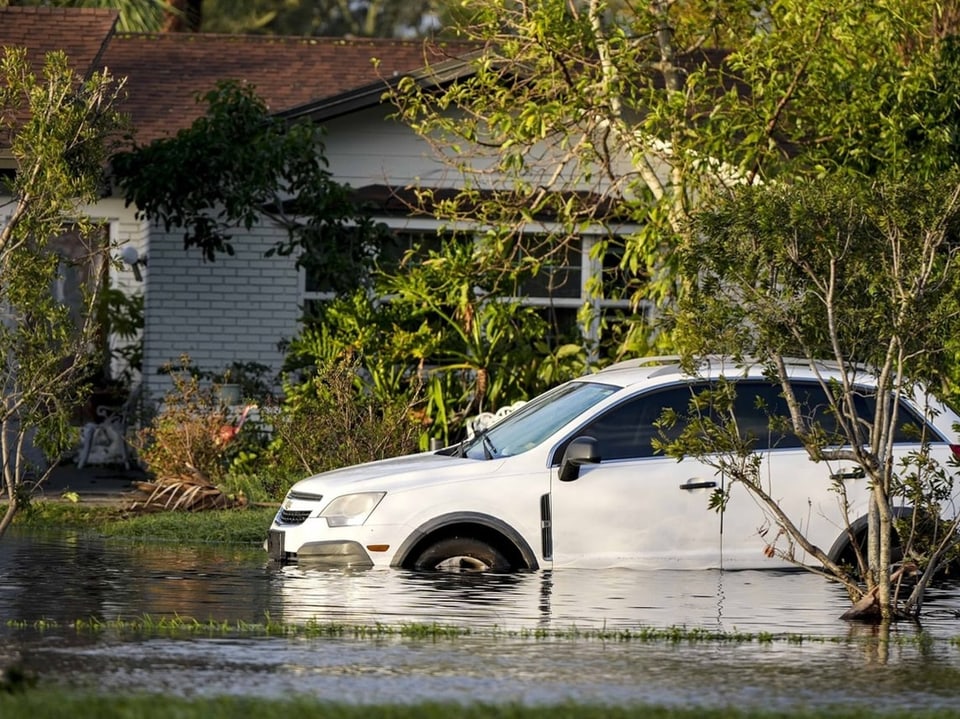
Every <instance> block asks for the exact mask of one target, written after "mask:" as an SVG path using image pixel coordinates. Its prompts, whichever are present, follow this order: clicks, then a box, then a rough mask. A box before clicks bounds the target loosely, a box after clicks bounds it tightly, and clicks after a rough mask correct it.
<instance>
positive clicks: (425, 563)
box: [413, 537, 513, 572]
mask: <svg viewBox="0 0 960 719" xmlns="http://www.w3.org/2000/svg"><path fill="white" fill-rule="evenodd" d="M413 568H414V569H416V570H418V571H436V570H454V571H461V572H462V571H468V572H509V571H511V570H512V569H513V566H512V565H511V564H510V561H509V560H508V559H507V558H506V557H505V556H504V555H503V553H502V552H500V550H498V549H497V548H496V547H494V546H492V545H490V544H488V543H487V542H484V541H482V540H480V539H473V538H470V537H448V538H446V539H441V540H439V541H438V542H435V543H434V544H431V545H430V546H428V547H427V548H426V549H425V550H424V551H423V552H421V553H420V556H418V557H417V560H416V561H415V562H414V564H413Z"/></svg>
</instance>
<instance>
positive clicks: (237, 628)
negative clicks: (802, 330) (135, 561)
mask: <svg viewBox="0 0 960 719" xmlns="http://www.w3.org/2000/svg"><path fill="white" fill-rule="evenodd" d="M6 627H7V628H8V629H14V630H29V631H36V632H47V631H49V632H52V631H61V632H62V630H64V629H67V630H73V631H75V632H77V633H78V634H81V635H83V634H98V633H107V632H109V633H110V634H111V635H112V636H118V635H119V636H122V635H124V634H127V635H136V636H151V635H153V636H167V637H171V636H172V637H178V636H179V637H189V636H198V635H203V636H232V637H238V636H239V637H265V636H270V637H288V638H299V639H304V638H306V639H314V638H347V639H383V638H396V639H404V640H421V639H422V640H429V641H437V640H451V641H454V640H457V639H461V638H464V637H472V638H478V637H479V638H484V639H502V640H507V639H509V640H521V641H570V642H575V641H603V642H620V643H625V642H636V643H641V644H644V643H646V644H653V643H656V644H681V643H682V644H704V643H712V644H758V645H773V644H790V645H796V644H803V643H810V644H843V643H849V642H851V641H856V639H853V638H849V637H846V638H844V637H824V636H816V635H801V634H795V633H782V634H773V633H770V632H758V633H751V632H739V631H732V632H721V631H716V630H708V629H702V628H698V627H689V628H688V627H682V626H673V627H665V628H657V627H642V626H641V627H633V628H620V629H607V628H582V627H576V626H571V627H566V628H563V627H558V628H552V629H550V628H542V627H537V628H535V629H530V628H513V629H510V628H504V627H499V626H497V625H480V626H472V627H471V626H463V625H453V624H439V623H435V622H434V623H429V622H428V623H419V622H412V623H396V624H389V623H381V622H376V623H373V624H348V623H342V622H334V621H318V620H316V619H312V620H309V621H306V622H302V623H296V622H283V621H277V620H275V619H274V618H273V617H271V616H270V615H266V616H265V617H264V619H263V621H253V622H246V621H218V620H215V619H208V620H205V621H200V620H198V619H195V618H193V617H187V616H179V615H175V616H159V617H155V616H150V615H142V616H137V617H120V618H116V619H109V620H104V619H98V618H88V619H82V618H80V619H76V620H74V621H73V622H71V623H66V624H65V623H63V622H61V621H58V620H55V619H40V620H32V621H26V620H7V622H6ZM889 641H891V642H893V643H896V644H898V645H902V644H917V645H920V646H923V647H928V646H929V644H930V643H932V642H933V641H935V640H934V639H933V638H932V637H931V636H929V635H928V634H926V633H923V632H921V633H920V634H917V635H906V636H899V635H898V636H896V637H895V638H892V639H891V640H889ZM946 641H948V642H949V643H950V644H958V643H960V640H958V639H949V640H946Z"/></svg>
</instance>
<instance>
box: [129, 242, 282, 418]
mask: <svg viewBox="0 0 960 719" xmlns="http://www.w3.org/2000/svg"><path fill="white" fill-rule="evenodd" d="M284 236H285V233H284V232H283V231H282V230H279V229H277V228H273V227H262V226H258V227H255V228H254V229H253V230H252V231H251V232H249V233H247V232H246V231H238V232H237V234H236V235H235V236H234V238H233V242H232V244H233V247H234V250H235V254H234V255H232V256H229V255H218V256H217V258H216V260H215V261H214V262H204V261H203V259H202V256H201V253H200V251H199V250H198V249H196V248H191V249H189V250H184V248H183V233H182V232H171V233H169V234H167V233H164V232H163V228H162V227H153V228H152V233H151V237H150V258H149V271H150V282H149V288H148V291H147V299H146V306H147V309H146V312H147V320H146V336H145V338H144V388H145V391H146V393H147V397H148V398H149V399H151V400H154V401H156V400H158V399H160V398H162V396H163V394H164V393H165V392H166V390H167V388H168V387H169V378H168V377H167V376H166V375H163V374H158V372H157V370H158V369H159V368H160V367H161V366H162V365H163V364H165V363H168V362H172V363H174V364H176V363H177V362H178V361H179V358H180V356H181V355H182V354H187V355H189V356H190V358H191V360H192V361H193V364H194V365H196V366H197V367H199V368H200V369H203V370H211V371H214V372H218V371H222V370H223V369H224V368H225V367H227V366H228V365H230V364H231V363H232V362H235V361H236V362H259V363H261V364H265V365H268V366H270V367H272V368H273V369H274V370H277V371H279V369H280V365H281V363H282V361H283V355H282V353H281V352H280V351H279V350H278V349H277V343H278V342H279V341H280V340H282V339H289V338H291V337H293V335H294V334H295V333H296V332H297V331H298V322H297V320H298V318H299V313H300V282H301V280H300V277H299V273H298V272H297V271H296V269H295V267H294V260H293V258H291V257H276V256H275V257H270V258H267V257H264V252H265V251H266V250H267V249H268V248H269V247H271V246H272V245H273V243H274V241H276V240H277V239H281V238H283V237H284Z"/></svg>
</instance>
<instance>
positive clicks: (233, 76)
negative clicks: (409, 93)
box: [0, 8, 438, 143]
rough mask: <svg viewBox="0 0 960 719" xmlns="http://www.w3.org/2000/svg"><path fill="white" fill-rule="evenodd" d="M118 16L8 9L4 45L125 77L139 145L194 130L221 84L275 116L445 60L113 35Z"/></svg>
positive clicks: (293, 40) (279, 41)
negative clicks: (202, 98)
mask: <svg viewBox="0 0 960 719" xmlns="http://www.w3.org/2000/svg"><path fill="white" fill-rule="evenodd" d="M116 17H117V14H116V12H114V11H112V10H90V9H62V8H0V46H9V45H26V46H28V47H29V48H30V52H31V57H34V56H35V57H37V58H42V55H43V54H44V53H45V52H47V51H49V50H52V49H58V48H59V49H63V50H65V51H66V52H67V54H68V56H69V57H70V58H71V60H72V61H73V62H74V64H75V66H76V67H77V70H78V72H81V73H82V74H87V73H88V72H89V71H92V70H99V69H102V68H103V67H106V68H107V69H108V70H109V71H110V73H111V74H112V75H114V76H115V77H126V78H127V87H126V92H127V99H126V100H125V101H124V103H123V105H122V109H123V110H124V112H127V113H129V114H130V116H131V117H132V120H133V126H134V127H135V128H136V139H137V141H138V142H139V143H147V142H150V141H151V140H154V139H156V138H159V137H163V136H167V135H173V134H175V133H176V132H177V130H180V129H182V128H184V127H187V126H189V125H190V124H191V123H192V122H193V120H194V119H196V118H197V117H198V116H199V115H201V114H202V113H203V112H204V111H205V109H206V108H205V106H204V105H203V104H200V103H198V102H197V96H198V95H202V94H204V93H205V92H207V91H208V90H211V89H213V88H214V86H215V85H216V83H217V81H218V80H227V79H230V80H239V81H243V82H248V83H251V84H253V85H254V86H255V88H256V91H257V94H258V95H259V96H260V97H261V98H263V99H264V101H265V102H266V103H267V105H268V107H269V108H270V110H271V111H273V112H280V111H282V110H288V109H290V108H294V107H299V106H302V105H305V104H307V103H310V102H314V101H317V100H322V99H324V98H327V97H331V96H334V95H339V94H341V93H344V92H347V91H349V90H352V89H355V88H358V87H363V86H367V85H370V84H371V83H373V82H376V81H378V80H379V79H381V78H383V79H388V78H391V77H393V76H395V75H398V74H403V73H407V72H411V71H413V70H416V69H418V68H420V67H422V66H424V65H425V64H427V63H428V62H434V61H436V60H437V59H438V56H437V52H438V51H437V50H435V49H434V50H431V49H430V48H428V47H426V46H425V45H424V43H423V42H421V41H398V40H383V39H342V38H309V37H307V38H304V37H271V36H261V35H211V34H194V33H163V34H157V35H151V34H132V33H124V34H119V33H114V32H113V27H114V23H115V21H116ZM373 58H377V59H378V60H379V61H380V64H379V67H377V66H375V65H374V63H373V62H372V59H373Z"/></svg>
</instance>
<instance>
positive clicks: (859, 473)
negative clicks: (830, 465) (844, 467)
mask: <svg viewBox="0 0 960 719" xmlns="http://www.w3.org/2000/svg"><path fill="white" fill-rule="evenodd" d="M866 476H867V473H866V472H864V471H863V467H854V468H853V469H851V470H850V471H848V472H834V473H833V474H831V475H830V479H863V478H864V477H866Z"/></svg>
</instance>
